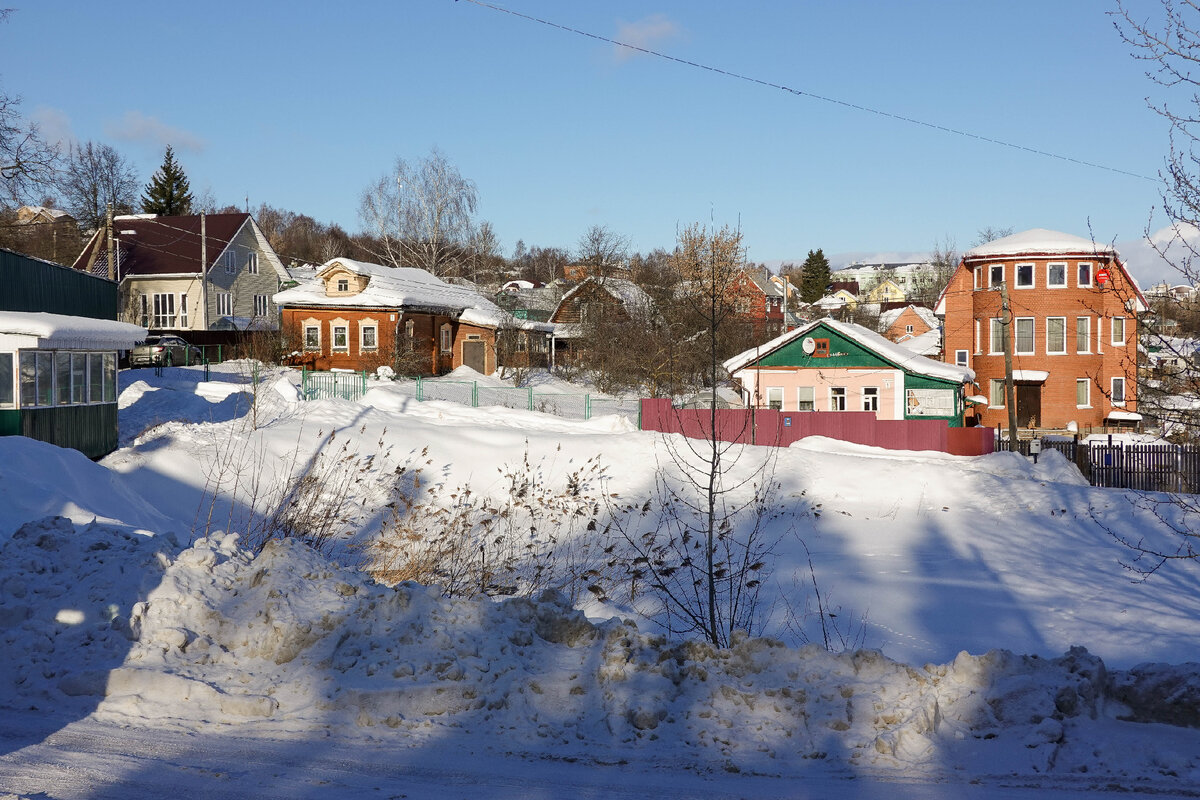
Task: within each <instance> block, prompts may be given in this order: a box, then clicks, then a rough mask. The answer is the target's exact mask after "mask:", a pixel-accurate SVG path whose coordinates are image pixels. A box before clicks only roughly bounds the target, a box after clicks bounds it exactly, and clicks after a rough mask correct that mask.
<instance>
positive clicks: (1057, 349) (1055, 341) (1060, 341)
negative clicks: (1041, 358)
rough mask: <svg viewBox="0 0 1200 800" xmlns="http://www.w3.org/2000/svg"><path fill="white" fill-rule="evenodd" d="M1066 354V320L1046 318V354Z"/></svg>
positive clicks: (1063, 318)
mask: <svg viewBox="0 0 1200 800" xmlns="http://www.w3.org/2000/svg"><path fill="white" fill-rule="evenodd" d="M1066 352H1067V318H1066V317H1046V353H1047V354H1048V355H1064V354H1066Z"/></svg>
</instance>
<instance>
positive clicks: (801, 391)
mask: <svg viewBox="0 0 1200 800" xmlns="http://www.w3.org/2000/svg"><path fill="white" fill-rule="evenodd" d="M805 393H807V394H808V397H805ZM806 405H807V406H808V407H807V408H805V406H806ZM796 410H797V411H816V410H817V387H815V386H799V387H797V388H796Z"/></svg>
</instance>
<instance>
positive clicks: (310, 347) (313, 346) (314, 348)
mask: <svg viewBox="0 0 1200 800" xmlns="http://www.w3.org/2000/svg"><path fill="white" fill-rule="evenodd" d="M310 332H315V333H316V337H315V338H316V342H315V343H312V342H311V341H310V339H309V336H308V334H309V333H310ZM304 349H305V350H307V351H309V352H320V350H321V325H320V324H319V323H317V324H312V323H305V325H304Z"/></svg>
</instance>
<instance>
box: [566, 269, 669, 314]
mask: <svg viewBox="0 0 1200 800" xmlns="http://www.w3.org/2000/svg"><path fill="white" fill-rule="evenodd" d="M588 284H595V285H596V286H599V287H600V288H601V289H603V290H604V291H606V292H608V293H609V294H610V295H612V296H613V297H614V298H616V299H617V300H618V301H619V302H620V303H621V305H623V306H625V307H626V308H629V309H641V310H649V309H652V308H654V299H653V298H652V297H650V295H648V294H646V291H645V290H644V289H643V288H642V287H640V286H638V285H637V284H636V283H634V282H633V281H631V280H629V279H628V278H597V277H594V276H593V277H590V278H588V279H586V280H585V281H583V282H582V283H580V284H579V285H578V286H576V287H575V288H574V289H572V290H571V291H569V292H567V293H566V294H564V295H563V297H562V301H561V302H560V303H559V305H560V306H561V305H562V303H565V302H567V300H568V299H569V298H571V297H573V296H574V295H575V294H577V293H578V292H579V291H581V290H582V289H583V287H585V286H587V285H588Z"/></svg>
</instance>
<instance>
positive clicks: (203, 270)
mask: <svg viewBox="0 0 1200 800" xmlns="http://www.w3.org/2000/svg"><path fill="white" fill-rule="evenodd" d="M205 224H206V221H205V219H204V212H203V211H201V212H200V307H201V308H202V309H204V313H202V314H201V315H200V319H201V322H202V324H203V325H204V330H208V236H207V235H206V233H207V231H206V230H205Z"/></svg>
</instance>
